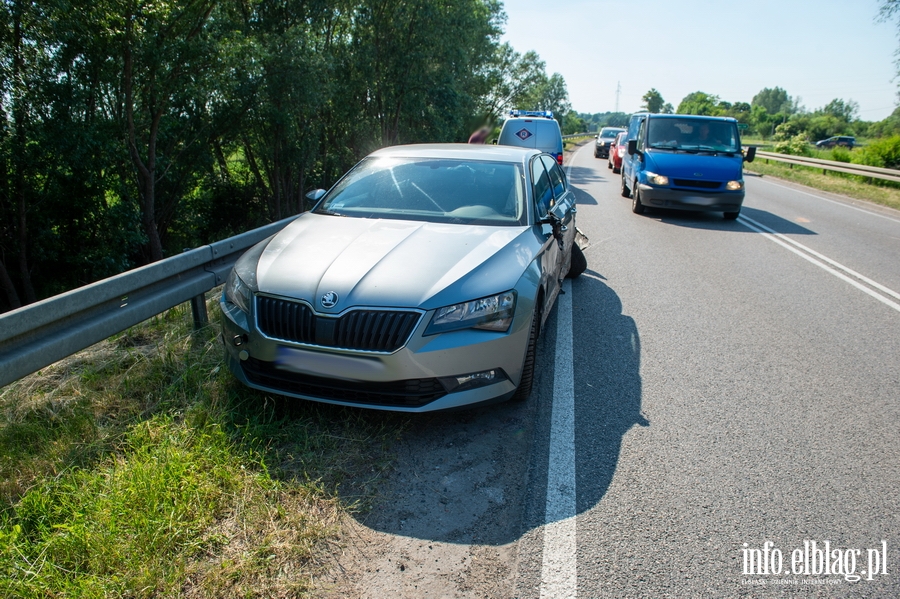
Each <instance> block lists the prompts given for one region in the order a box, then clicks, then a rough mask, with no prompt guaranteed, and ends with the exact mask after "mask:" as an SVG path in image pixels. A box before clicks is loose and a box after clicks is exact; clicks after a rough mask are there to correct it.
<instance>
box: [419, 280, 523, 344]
mask: <svg viewBox="0 0 900 599" xmlns="http://www.w3.org/2000/svg"><path fill="white" fill-rule="evenodd" d="M515 311H516V292H515V291H513V290H510V291H504V292H503V293H498V294H497V295H491V296H489V297H482V298H480V299H477V300H472V301H470V302H463V303H461V304H454V305H452V306H446V307H444V308H438V309H437V310H436V311H435V313H434V316H433V317H432V318H431V322H430V323H429V324H428V328H427V329H425V335H434V334H437V333H444V332H446V331H455V330H458V329H482V330H486V331H495V332H498V333H505V332H506V331H507V330H509V325H510V324H512V319H513V314H515Z"/></svg>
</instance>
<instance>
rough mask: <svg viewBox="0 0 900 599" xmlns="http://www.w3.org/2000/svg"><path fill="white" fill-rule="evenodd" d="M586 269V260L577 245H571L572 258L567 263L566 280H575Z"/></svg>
mask: <svg viewBox="0 0 900 599" xmlns="http://www.w3.org/2000/svg"><path fill="white" fill-rule="evenodd" d="M586 268H587V258H586V257H585V255H584V252H582V251H581V248H580V247H578V244H576V243H573V244H572V258H571V260H570V261H569V272H568V273H566V278H567V279H577V278H578V276H579V275H580V274H581V273H583V272H584V271H585V269H586Z"/></svg>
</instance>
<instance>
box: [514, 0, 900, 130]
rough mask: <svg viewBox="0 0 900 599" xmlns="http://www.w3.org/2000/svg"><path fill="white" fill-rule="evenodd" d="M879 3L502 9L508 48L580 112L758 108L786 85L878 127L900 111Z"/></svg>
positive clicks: (665, 1) (571, 4)
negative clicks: (558, 83) (694, 100)
mask: <svg viewBox="0 0 900 599" xmlns="http://www.w3.org/2000/svg"><path fill="white" fill-rule="evenodd" d="M881 3H882V2H881V0H748V1H745V2H734V1H729V0H714V1H713V0H551V1H547V0H504V5H505V10H506V14H507V22H506V25H505V34H504V35H503V37H502V41H506V42H509V43H510V44H511V45H512V47H513V48H514V49H515V50H516V51H517V52H519V53H525V52H527V51H529V50H534V51H536V52H537V53H538V54H539V55H540V57H541V59H542V60H544V62H545V63H546V64H547V74H548V75H549V74H552V73H560V74H561V75H562V76H563V77H564V78H565V80H566V86H567V88H568V92H569V101H570V102H571V104H572V108H573V109H574V110H576V111H578V112H582V113H595V112H607V111H613V110H615V109H616V86H617V84H618V85H620V86H621V92H620V93H619V97H618V107H619V110H620V111H622V112H635V111H637V110H638V109H639V108H640V106H641V104H642V100H641V97H642V96H643V95H644V94H645V93H646V92H647V91H648V90H650V89H651V88H656V89H657V90H658V91H659V92H660V94H662V97H663V98H664V99H665V101H666V102H669V103H671V104H672V106H674V107H675V108H676V109H677V108H678V104H679V102H681V100H682V98H684V97H685V96H686V95H688V94H689V93H691V92H695V91H702V92H706V93H708V94H712V95H716V96H719V98H720V99H722V100H726V101H728V102H748V103H749V102H750V101H751V100H752V99H753V96H754V95H756V94H757V93H758V92H759V91H760V90H761V89H763V88H765V87H769V88H772V87H776V86H777V87H781V88H782V89H784V90H785V91H787V93H788V94H790V96H791V97H792V98H795V99H796V98H797V97H798V96H799V97H800V104H801V106H805V107H806V109H807V110H810V111H812V110H815V109H817V108H821V107H823V106H825V105H826V104H827V103H828V102H830V101H831V100H833V99H835V98H841V99H843V100H854V101H856V102H857V103H858V104H859V118H861V119H863V120H866V121H879V120H882V119H884V118H885V117H887V116H888V115H890V114H891V112H892V111H893V110H894V108H895V107H896V106H897V104H898V99H897V91H898V83H900V78H895V76H896V74H897V65H896V64H895V59H896V57H897V56H896V52H897V49H898V47H900V42H898V36H897V32H898V28H897V22H896V21H894V22H879V21H878V20H877V17H878V12H879V8H880V6H881Z"/></svg>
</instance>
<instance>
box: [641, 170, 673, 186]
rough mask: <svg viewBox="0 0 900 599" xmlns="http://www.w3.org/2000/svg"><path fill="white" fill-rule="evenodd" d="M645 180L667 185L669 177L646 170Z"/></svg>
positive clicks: (653, 183) (652, 183) (654, 183)
mask: <svg viewBox="0 0 900 599" xmlns="http://www.w3.org/2000/svg"><path fill="white" fill-rule="evenodd" d="M646 175H647V182H648V183H650V184H651V185H668V184H669V178H668V177H667V176H665V175H657V174H656V173H651V172H650V171H647V173H646Z"/></svg>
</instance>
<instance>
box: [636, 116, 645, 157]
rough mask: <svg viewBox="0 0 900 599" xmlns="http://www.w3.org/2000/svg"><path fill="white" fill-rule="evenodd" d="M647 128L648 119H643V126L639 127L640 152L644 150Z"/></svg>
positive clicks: (638, 143)
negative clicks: (645, 130)
mask: <svg viewBox="0 0 900 599" xmlns="http://www.w3.org/2000/svg"><path fill="white" fill-rule="evenodd" d="M646 127H647V119H641V126H640V127H638V133H637V147H638V150H643V149H644V129H645V128H646Z"/></svg>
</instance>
